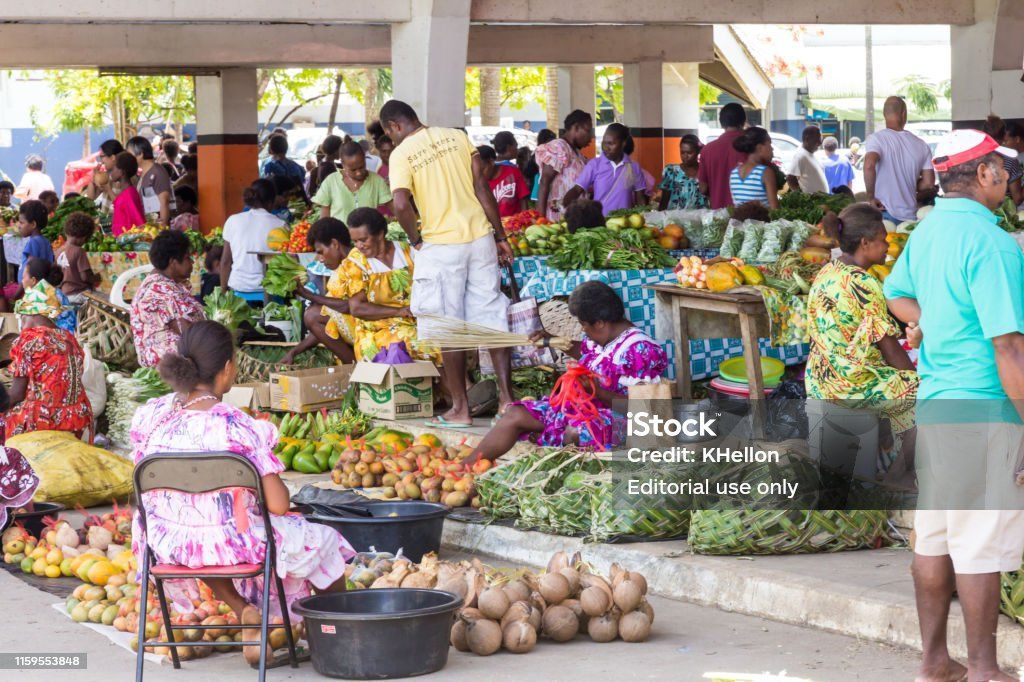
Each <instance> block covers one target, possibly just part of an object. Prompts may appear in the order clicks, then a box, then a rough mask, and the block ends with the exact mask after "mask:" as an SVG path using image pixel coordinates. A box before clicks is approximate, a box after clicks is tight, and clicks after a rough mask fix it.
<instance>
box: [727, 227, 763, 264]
mask: <svg viewBox="0 0 1024 682" xmlns="http://www.w3.org/2000/svg"><path fill="white" fill-rule="evenodd" d="M743 228H744V229H743V244H742V246H740V249H739V252H738V253H737V254H736V257H737V258H739V259H740V260H742V261H743V262H745V263H746V262H753V261H756V260H757V254H758V252H759V251H760V250H761V241H762V240H763V238H764V223H762V222H760V221H757V220H747V221H744V223H743ZM719 255H721V254H719Z"/></svg>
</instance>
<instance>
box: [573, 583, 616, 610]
mask: <svg viewBox="0 0 1024 682" xmlns="http://www.w3.org/2000/svg"><path fill="white" fill-rule="evenodd" d="M580 606H581V607H582V608H583V613H585V614H587V615H588V616H590V617H592V618H596V617H597V616H600V615H602V614H604V613H606V612H607V611H608V609H610V608H611V607H612V600H611V599H609V598H608V594H607V593H606V592H605V591H604V590H602V589H601V588H600V587H598V586H597V585H592V586H590V587H588V588H587V589H585V590H583V592H582V593H581V594H580Z"/></svg>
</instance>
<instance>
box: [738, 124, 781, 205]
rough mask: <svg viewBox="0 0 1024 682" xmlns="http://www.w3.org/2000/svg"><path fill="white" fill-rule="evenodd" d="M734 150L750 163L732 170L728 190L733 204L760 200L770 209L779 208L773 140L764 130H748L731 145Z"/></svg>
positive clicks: (754, 128)
mask: <svg viewBox="0 0 1024 682" xmlns="http://www.w3.org/2000/svg"><path fill="white" fill-rule="evenodd" d="M732 146H733V149H735V150H736V151H738V152H742V153H744V154H746V155H747V160H746V161H744V162H743V163H741V164H740V165H739V166H737V167H736V168H733V169H732V173H731V174H730V175H729V189H730V191H731V192H732V203H733V204H734V205H739V204H744V203H746V202H748V201H760V202H761V203H763V204H765V205H767V206H768V208H772V209H776V208H778V207H779V179H778V177H776V175H775V172H774V170H773V169H774V168H775V166H774V163H773V161H772V159H773V157H774V154H775V153H774V150H773V149H772V138H771V136H770V135H768V131H767V130H765V129H764V128H758V127H757V126H754V127H752V128H747V129H746V130H744V131H743V134H742V135H740V136H739V137H737V138H736V139H735V140H733V142H732Z"/></svg>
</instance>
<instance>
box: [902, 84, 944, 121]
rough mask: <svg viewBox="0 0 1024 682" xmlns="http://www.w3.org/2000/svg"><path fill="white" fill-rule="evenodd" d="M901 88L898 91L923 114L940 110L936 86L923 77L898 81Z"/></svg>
mask: <svg viewBox="0 0 1024 682" xmlns="http://www.w3.org/2000/svg"><path fill="white" fill-rule="evenodd" d="M896 84H897V85H898V86H899V87H898V89H897V90H896V93H897V94H898V95H902V96H903V97H906V98H907V99H908V100H910V103H911V104H912V105H913V106H914V108H915V109H917V110H918V111H919V112H921V113H922V114H931V113H934V112H936V111H938V109H939V98H938V91H937V90H936V88H935V85H934V84H933V83H932V82H931V81H928V80H925V79H924V78H923V77H922V76H918V75H910V76H905V77H903V78H901V79H900V80H898V81H896Z"/></svg>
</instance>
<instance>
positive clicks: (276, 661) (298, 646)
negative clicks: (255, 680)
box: [249, 640, 311, 670]
mask: <svg viewBox="0 0 1024 682" xmlns="http://www.w3.org/2000/svg"><path fill="white" fill-rule="evenodd" d="M310 658H311V656H310V653H309V647H308V646H307V645H305V644H303V643H302V642H301V640H300V641H299V642H296V643H295V659H296V661H297V662H298V663H305V662H306V661H308V660H310ZM291 664H292V661H291V657H289V656H288V645H287V644H285V646H284V648H282V649H274V651H273V652H271V654H270V660H268V661H267V670H270V669H272V668H281V667H283V666H286V665H291ZM249 667H251V668H253V669H255V670H258V669H259V667H260V662H259V661H256V662H255V663H250V664H249Z"/></svg>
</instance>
